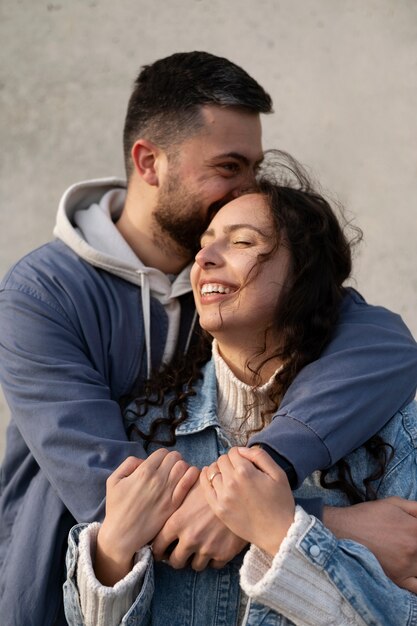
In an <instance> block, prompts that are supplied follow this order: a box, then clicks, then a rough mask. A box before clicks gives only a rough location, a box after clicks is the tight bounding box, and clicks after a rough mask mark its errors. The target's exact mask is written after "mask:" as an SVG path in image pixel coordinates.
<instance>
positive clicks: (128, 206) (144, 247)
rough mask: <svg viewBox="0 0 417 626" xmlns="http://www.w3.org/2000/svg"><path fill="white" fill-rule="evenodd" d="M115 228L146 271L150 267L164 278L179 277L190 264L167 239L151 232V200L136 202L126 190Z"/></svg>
mask: <svg viewBox="0 0 417 626" xmlns="http://www.w3.org/2000/svg"><path fill="white" fill-rule="evenodd" d="M116 227H117V229H118V231H119V232H120V234H121V235H122V237H123V238H124V239H125V241H126V242H127V243H128V244H129V246H130V247H131V248H132V250H133V252H134V253H135V254H136V256H137V257H138V258H139V259H140V260H141V261H142V263H143V264H144V265H146V266H147V267H154V268H155V269H158V270H160V271H161V272H164V273H165V274H179V273H180V272H181V270H182V269H184V267H185V266H186V265H187V263H189V262H190V261H191V257H190V256H189V255H187V254H185V253H184V250H182V249H179V246H177V245H176V244H175V243H174V242H173V241H172V240H171V239H170V238H169V236H168V235H165V234H164V233H160V234H159V235H158V234H157V233H156V232H155V230H156V229H155V224H154V220H153V218H152V198H139V197H137V194H135V193H133V192H132V191H131V190H129V189H128V193H127V196H126V202H125V206H124V208H123V211H122V213H121V215H120V217H119V219H118V221H117V222H116Z"/></svg>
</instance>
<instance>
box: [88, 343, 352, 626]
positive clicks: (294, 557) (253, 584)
mask: <svg viewBox="0 0 417 626" xmlns="http://www.w3.org/2000/svg"><path fill="white" fill-rule="evenodd" d="M213 358H214V362H215V368H216V377H217V384H218V418H219V423H220V425H221V427H222V429H224V431H225V434H226V435H227V436H228V438H229V440H230V441H231V442H232V443H233V444H237V445H239V444H243V443H246V439H247V433H248V432H250V431H251V430H252V429H254V428H256V427H257V426H259V424H260V420H261V411H262V410H265V409H266V408H267V406H268V392H269V390H270V388H271V385H272V382H273V377H272V378H271V379H270V380H269V381H268V382H267V383H266V384H265V385H263V386H262V387H259V388H257V389H256V390H255V392H254V391H253V390H252V388H251V387H250V386H249V385H246V384H245V383H242V382H241V381H240V380H238V379H237V378H236V376H234V374H233V373H232V372H231V371H230V369H229V367H228V366H227V365H226V363H225V362H224V361H223V359H222V358H221V356H220V354H219V352H218V348H217V344H216V342H215V341H214V342H213ZM248 406H250V407H252V406H253V408H252V409H251V412H250V416H249V419H246V420H245V421H244V418H245V417H246V412H247V410H246V409H247V407H248ZM242 424H243V425H242ZM315 523H318V522H317V520H316V518H314V517H313V516H310V515H308V514H307V513H306V512H305V511H304V510H303V509H302V508H301V507H298V506H297V507H296V513H295V518H294V522H293V524H292V525H291V527H290V529H289V531H288V534H287V536H286V538H285V539H284V541H283V542H282V544H281V547H280V549H279V552H278V553H277V554H276V555H275V557H274V558H272V557H271V556H270V555H269V554H266V553H265V552H263V551H261V550H259V548H257V547H256V546H254V545H252V546H251V547H250V549H249V551H248V552H247V553H246V555H245V558H244V561H243V565H242V568H241V570H240V585H241V587H242V590H243V593H244V594H245V595H247V596H248V597H249V599H250V600H253V601H256V602H257V603H260V604H264V605H266V606H268V607H270V608H271V609H273V610H275V611H277V612H278V613H281V614H282V615H284V616H285V617H287V618H288V619H289V620H292V621H293V622H294V623H295V624H297V625H299V626H331V625H334V626H364V622H363V621H362V619H361V618H360V617H359V616H358V615H357V613H356V612H355V611H354V610H353V608H352V607H351V605H350V604H349V603H348V602H347V601H346V600H345V599H344V597H343V596H342V595H341V594H340V593H339V591H338V589H337V588H336V587H335V586H334V585H333V583H332V582H331V581H330V579H329V578H328V576H327V574H326V573H325V572H324V571H323V570H322V569H320V568H318V567H316V566H315V565H314V564H313V563H311V562H310V561H309V560H308V559H307V558H306V557H305V555H304V554H303V552H302V551H301V549H300V544H301V541H302V539H303V537H304V536H305V534H306V533H307V532H308V531H309V530H310V529H311V527H312V526H313V525H314V524H315ZM99 528H100V524H99V523H97V522H95V523H93V524H90V525H89V526H88V527H87V528H85V529H84V530H83V531H82V532H81V534H80V540H79V559H78V567H77V584H78V589H79V594H80V601H81V608H82V612H83V616H84V623H85V625H86V626H117V625H118V624H120V622H121V621H122V618H123V616H124V615H125V614H126V613H127V611H128V610H129V608H130V607H131V605H132V604H133V602H134V600H135V598H136V596H137V595H138V593H139V590H140V589H141V586H142V584H143V580H144V576H145V572H146V569H147V567H148V565H149V563H150V561H151V559H152V553H151V550H150V548H149V547H148V546H145V547H144V548H142V550H140V552H138V553H137V555H136V558H135V563H134V567H133V569H132V571H131V572H130V573H129V574H128V575H127V576H126V577H125V578H124V579H122V580H121V581H119V582H118V583H117V584H116V585H115V586H114V587H104V586H103V585H101V584H100V582H99V581H98V580H97V579H96V577H95V574H94V569H93V562H94V553H95V546H96V540H97V533H98V530H99ZM244 623H245V618H243V621H241V624H242V626H243V624H244ZM184 626H186V625H184Z"/></svg>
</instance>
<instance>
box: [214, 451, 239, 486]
mask: <svg viewBox="0 0 417 626" xmlns="http://www.w3.org/2000/svg"><path fill="white" fill-rule="evenodd" d="M217 465H218V467H219V471H220V473H221V475H222V479H223V480H224V481H227V480H228V479H229V478H230V477H231V476H232V474H233V472H234V469H235V468H234V466H233V464H232V462H231V460H230V457H229V455H228V454H223V455H222V456H220V457H219V458H218V459H217Z"/></svg>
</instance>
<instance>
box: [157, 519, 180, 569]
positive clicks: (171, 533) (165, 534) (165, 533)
mask: <svg viewBox="0 0 417 626" xmlns="http://www.w3.org/2000/svg"><path fill="white" fill-rule="evenodd" d="M177 540H178V534H177V532H176V531H175V530H172V529H171V526H170V525H169V520H168V522H167V523H166V524H165V526H164V527H163V528H162V529H161V530H160V531H159V533H158V534H157V535H156V537H155V539H154V540H153V542H152V551H153V556H154V558H155V560H156V561H163V560H164V559H165V558H166V556H167V550H168V548H169V546H170V545H171V544H173V543H174V541H177Z"/></svg>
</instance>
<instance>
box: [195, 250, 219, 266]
mask: <svg viewBox="0 0 417 626" xmlns="http://www.w3.org/2000/svg"><path fill="white" fill-rule="evenodd" d="M195 260H196V263H198V265H199V266H200V267H201V268H203V269H205V268H208V267H217V266H218V265H220V264H221V257H220V255H219V253H218V252H217V251H216V249H215V247H214V246H212V245H207V246H204V248H201V250H200V251H199V252H197V254H196V255H195Z"/></svg>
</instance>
